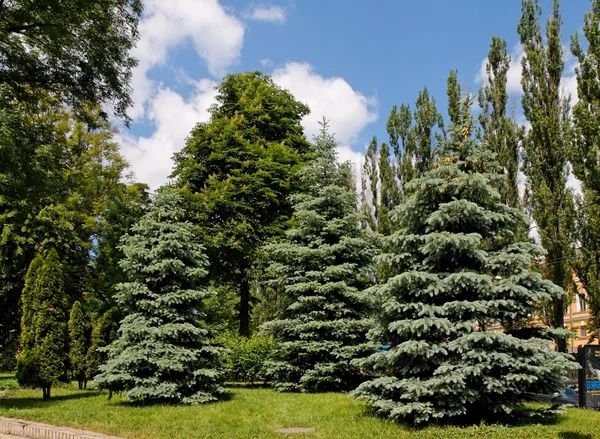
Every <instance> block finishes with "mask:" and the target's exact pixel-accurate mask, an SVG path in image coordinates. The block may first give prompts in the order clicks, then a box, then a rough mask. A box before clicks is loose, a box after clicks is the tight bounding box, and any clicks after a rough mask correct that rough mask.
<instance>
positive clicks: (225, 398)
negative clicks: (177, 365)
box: [0, 391, 236, 408]
mask: <svg viewBox="0 0 600 439" xmlns="http://www.w3.org/2000/svg"><path fill="white" fill-rule="evenodd" d="M96 394H97V395H104V396H105V397H106V400H107V401H110V400H111V399H112V398H114V397H115V396H118V397H119V398H122V397H123V394H122V393H121V392H115V393H113V395H112V397H109V396H108V392H106V391H104V392H97V393H96ZM235 398H236V396H235V394H234V392H225V393H224V394H222V395H220V396H219V397H218V399H217V400H216V401H209V402H205V403H202V404H200V405H210V404H219V403H222V402H227V401H232V400H233V399H235ZM114 404H115V405H117V406H123V407H134V408H144V407H160V406H164V407H182V406H184V407H185V405H182V404H181V403H176V402H174V403H172V404H170V403H167V402H154V401H148V402H138V401H126V400H123V399H121V400H120V401H118V402H116V403H114ZM0 407H2V405H1V404H0Z"/></svg>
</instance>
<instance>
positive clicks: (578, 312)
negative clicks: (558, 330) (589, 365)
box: [565, 278, 591, 352]
mask: <svg viewBox="0 0 600 439" xmlns="http://www.w3.org/2000/svg"><path fill="white" fill-rule="evenodd" d="M575 282H576V284H577V294H575V295H574V297H573V300H572V302H571V303H570V304H569V308H568V310H567V312H566V313H565V327H566V328H568V329H570V330H571V331H573V337H572V338H571V339H570V340H569V342H568V351H569V352H577V348H578V347H579V346H582V345H584V344H588V340H589V338H590V335H591V334H590V333H589V332H588V331H587V329H586V326H587V322H588V320H589V319H590V311H589V309H588V300H587V292H586V291H585V288H583V285H582V284H581V282H579V279H578V278H575Z"/></svg>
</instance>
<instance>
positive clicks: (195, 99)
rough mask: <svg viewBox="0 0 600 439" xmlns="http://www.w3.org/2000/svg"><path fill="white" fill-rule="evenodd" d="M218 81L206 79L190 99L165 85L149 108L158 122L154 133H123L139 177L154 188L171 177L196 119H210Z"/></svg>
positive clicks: (124, 142) (127, 151) (153, 118)
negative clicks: (174, 160)
mask: <svg viewBox="0 0 600 439" xmlns="http://www.w3.org/2000/svg"><path fill="white" fill-rule="evenodd" d="M216 85H217V84H216V82H214V81H212V80H209V79H202V80H200V81H198V82H197V84H196V90H195V91H194V93H193V94H192V95H191V96H190V97H189V98H188V99H184V98H183V97H182V96H181V95H180V94H178V93H176V92H174V91H172V90H170V89H168V88H161V89H160V90H158V92H157V94H156V96H155V97H154V99H153V100H152V102H151V104H150V105H149V109H148V118H149V119H150V120H151V121H152V122H153V123H154V124H155V126H156V129H155V131H154V133H153V134H152V135H151V136H150V137H139V138H134V137H132V136H131V135H128V134H123V133H122V134H121V139H120V141H121V145H122V147H123V149H122V151H123V153H124V155H125V157H126V158H127V159H128V160H129V162H130V163H131V165H132V168H133V171H134V173H135V175H136V178H137V179H138V180H139V181H142V182H144V183H148V184H149V185H150V187H151V188H152V189H156V188H157V187H159V186H160V185H162V184H163V183H165V182H166V181H167V177H168V176H169V175H170V174H171V171H172V168H173V162H172V157H173V154H174V153H175V152H178V151H180V150H181V148H182V147H183V145H184V143H185V139H186V137H187V136H188V135H189V133H190V131H191V130H192V128H193V127H194V126H195V125H196V123H198V122H205V121H207V120H208V119H209V113H208V108H209V107H210V105H212V104H213V103H214V102H215V95H216V90H215V89H214V87H215V86H216Z"/></svg>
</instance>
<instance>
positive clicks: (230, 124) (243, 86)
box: [174, 72, 309, 336]
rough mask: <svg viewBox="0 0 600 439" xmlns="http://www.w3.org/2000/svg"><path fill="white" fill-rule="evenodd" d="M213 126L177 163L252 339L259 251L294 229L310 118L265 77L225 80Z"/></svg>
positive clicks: (216, 271) (218, 271)
mask: <svg viewBox="0 0 600 439" xmlns="http://www.w3.org/2000/svg"><path fill="white" fill-rule="evenodd" d="M216 100H217V102H218V104H217V105H215V106H213V107H212V108H211V110H210V113H211V119H210V121H209V122H207V123H199V124H198V125H197V126H196V127H195V128H194V129H193V130H192V132H191V134H190V136H189V138H188V139H187V142H186V145H185V147H184V148H183V150H182V151H181V152H180V153H178V154H176V155H175V164H176V166H175V171H174V176H175V177H177V184H178V185H179V186H181V187H183V188H185V189H186V191H187V194H188V199H189V210H190V211H191V215H192V219H193V221H194V222H195V223H197V224H198V226H199V227H198V232H199V233H200V234H201V236H202V240H203V242H204V243H205V244H206V246H207V252H208V255H209V258H210V261H211V267H212V268H213V270H212V272H211V274H212V278H213V279H215V280H216V281H218V282H219V283H221V284H226V283H227V284H232V285H235V286H237V288H238V292H239V297H240V303H239V323H240V327H239V332H240V335H244V336H249V335H250V315H251V308H252V307H251V305H252V295H251V288H250V287H251V283H252V280H253V278H254V277H256V275H255V274H254V273H253V272H254V269H253V266H254V263H255V261H256V258H257V255H256V253H257V251H258V250H259V249H260V248H261V246H262V245H263V244H264V243H265V241H267V240H269V239H276V238H278V237H281V236H282V235H283V232H284V231H285V230H286V229H287V228H288V226H289V220H290V217H291V206H290V204H289V202H288V196H289V195H290V194H291V193H293V192H294V191H296V190H297V189H298V187H297V182H296V181H295V180H294V178H293V177H294V174H295V171H296V170H298V169H299V168H300V167H302V166H303V165H304V164H305V162H306V160H307V159H308V156H307V152H308V149H309V143H308V142H307V141H306V139H305V138H304V132H303V128H302V125H301V120H302V117H304V116H305V115H307V114H308V113H309V109H308V107H307V106H306V105H304V104H302V103H300V102H298V101H297V100H296V99H295V98H294V97H293V96H292V95H291V94H290V93H289V92H288V91H287V90H283V89H281V88H280V87H278V86H277V85H275V83H274V82H273V80H272V79H271V78H270V77H268V76H264V75H263V74H262V73H260V72H247V73H239V74H235V75H233V74H232V75H227V76H226V77H225V78H224V80H223V82H222V83H221V85H219V87H218V93H217V96H216Z"/></svg>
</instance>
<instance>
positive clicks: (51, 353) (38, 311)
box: [17, 250, 68, 400]
mask: <svg viewBox="0 0 600 439" xmlns="http://www.w3.org/2000/svg"><path fill="white" fill-rule="evenodd" d="M26 289H27V291H26V292H25V294H26V300H25V302H24V306H25V308H24V309H23V322H22V323H23V328H22V334H23V340H24V343H23V346H22V349H23V350H22V352H21V353H20V354H19V357H18V358H17V380H18V381H19V384H20V385H22V386H25V387H36V388H41V389H42V392H43V397H44V400H47V399H49V398H50V392H51V388H52V386H53V385H54V384H56V383H57V382H58V381H61V380H65V379H66V378H67V369H66V368H67V361H68V358H67V318H66V315H67V313H66V308H67V303H66V302H67V298H66V295H65V292H64V285H63V269H62V264H61V263H60V261H59V259H58V254H57V253H56V251H55V250H51V251H50V252H49V253H48V255H47V256H46V258H45V259H43V261H41V259H40V257H37V258H36V259H34V261H33V262H32V263H31V266H30V269H29V270H28V275H27V280H26Z"/></svg>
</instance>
